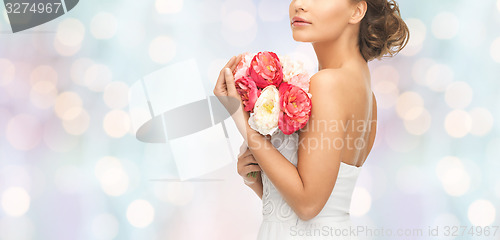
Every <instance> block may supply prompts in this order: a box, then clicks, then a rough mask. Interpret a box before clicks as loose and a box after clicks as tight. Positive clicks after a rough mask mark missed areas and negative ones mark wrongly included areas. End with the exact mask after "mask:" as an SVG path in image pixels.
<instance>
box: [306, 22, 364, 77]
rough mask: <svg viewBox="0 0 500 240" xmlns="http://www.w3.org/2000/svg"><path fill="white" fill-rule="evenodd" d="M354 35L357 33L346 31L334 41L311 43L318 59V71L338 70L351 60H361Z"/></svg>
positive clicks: (356, 36)
mask: <svg viewBox="0 0 500 240" xmlns="http://www.w3.org/2000/svg"><path fill="white" fill-rule="evenodd" d="M351 29H355V28H351ZM355 33H357V32H354V31H350V30H349V29H346V31H344V32H343V33H342V35H341V36H340V37H338V38H336V39H331V40H326V41H322V42H313V43H312V45H313V48H314V51H315V52H316V56H317V57H318V71H321V70H323V69H328V68H340V67H342V66H343V65H344V64H345V63H346V62H348V61H350V60H352V59H357V58H359V57H361V58H363V57H362V56H361V53H360V52H359V45H358V35H357V34H355Z"/></svg>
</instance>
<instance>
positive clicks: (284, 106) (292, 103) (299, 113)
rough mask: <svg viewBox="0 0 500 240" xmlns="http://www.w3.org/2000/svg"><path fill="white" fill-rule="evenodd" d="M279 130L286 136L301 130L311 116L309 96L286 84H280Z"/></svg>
mask: <svg viewBox="0 0 500 240" xmlns="http://www.w3.org/2000/svg"><path fill="white" fill-rule="evenodd" d="M279 95H280V108H281V112H280V116H279V120H278V127H279V129H280V130H281V131H282V132H283V133H284V134H286V135H290V134H292V133H294V132H295V131H297V130H299V129H301V128H303V127H304V126H305V125H306V124H307V121H308V120H309V116H310V115H311V99H310V98H309V95H308V94H307V93H306V92H305V91H304V90H302V89H301V88H300V87H297V86H295V85H292V84H288V83H286V82H283V83H281V85H280V88H279Z"/></svg>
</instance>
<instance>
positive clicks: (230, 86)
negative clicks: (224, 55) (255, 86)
mask: <svg viewBox="0 0 500 240" xmlns="http://www.w3.org/2000/svg"><path fill="white" fill-rule="evenodd" d="M225 80H226V88H227V94H228V96H236V95H237V94H238V92H237V90H236V85H235V83H234V76H233V71H232V70H231V69H230V68H226V69H225Z"/></svg>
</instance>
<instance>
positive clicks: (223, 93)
mask: <svg viewBox="0 0 500 240" xmlns="http://www.w3.org/2000/svg"><path fill="white" fill-rule="evenodd" d="M241 58H242V55H241V54H240V55H238V56H233V57H232V58H231V59H230V60H229V62H228V63H227V64H226V66H224V68H222V70H221V71H220V74H219V78H218V79H217V83H216V84H215V88H214V90H213V92H214V95H215V96H216V97H217V99H218V100H219V101H220V102H221V103H222V105H224V107H225V108H226V110H227V111H228V112H229V114H230V115H231V117H232V118H233V120H234V122H235V123H236V126H237V127H238V130H239V131H240V133H241V134H242V135H243V137H244V138H246V125H248V119H249V118H250V113H248V112H246V111H245V110H243V109H244V106H243V102H242V101H241V97H240V94H239V93H238V91H237V90H236V85H235V83H234V82H235V79H234V75H233V71H234V69H236V66H237V65H238V63H239V62H240V61H241Z"/></svg>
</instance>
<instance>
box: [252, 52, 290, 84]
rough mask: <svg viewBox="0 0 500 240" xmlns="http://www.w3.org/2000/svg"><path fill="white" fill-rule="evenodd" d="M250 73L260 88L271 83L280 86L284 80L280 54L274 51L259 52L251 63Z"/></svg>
mask: <svg viewBox="0 0 500 240" xmlns="http://www.w3.org/2000/svg"><path fill="white" fill-rule="evenodd" d="M248 72H249V74H250V76H251V77H252V78H253V80H254V81H255V84H257V87H259V88H265V87H267V86H269V85H274V86H276V87H279V85H280V83H281V82H282V81H283V69H282V66H281V62H280V60H279V58H278V56H277V55H276V54H275V53H273V52H268V51H265V52H259V53H257V54H256V55H255V56H254V57H253V59H252V62H251V63H250V69H249V71H248Z"/></svg>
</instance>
